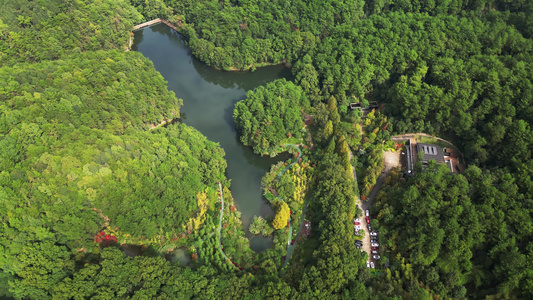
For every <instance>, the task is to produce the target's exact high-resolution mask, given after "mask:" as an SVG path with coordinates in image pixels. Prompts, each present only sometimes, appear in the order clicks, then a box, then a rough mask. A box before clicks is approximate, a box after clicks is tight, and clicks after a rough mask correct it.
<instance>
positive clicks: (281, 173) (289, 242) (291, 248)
mask: <svg viewBox="0 0 533 300" xmlns="http://www.w3.org/2000/svg"><path fill="white" fill-rule="evenodd" d="M283 146H284V147H293V148H294V149H296V150H297V151H298V157H296V159H295V160H294V161H293V162H292V163H291V164H289V165H288V166H287V167H285V169H283V170H282V171H281V172H279V174H278V179H279V178H280V177H281V175H283V173H285V171H287V170H288V169H290V168H291V167H292V166H293V165H294V164H296V163H298V161H299V160H300V158H301V157H302V151H301V150H300V148H299V147H298V146H296V145H293V144H285V145H283ZM276 198H278V199H279V201H283V199H281V197H279V196H278V197H276ZM308 204H309V199H307V201H306V202H305V203H304V207H303V209H302V215H301V217H300V227H299V230H298V234H300V231H301V228H302V224H303V219H304V216H305V210H306V208H307V205H308ZM298 234H297V235H296V238H295V240H296V239H297V238H298ZM291 241H292V221H291V218H290V217H289V234H288V236H287V255H286V256H285V261H284V262H283V266H282V267H281V269H283V268H284V267H285V266H286V265H287V262H288V261H289V259H290V258H291V255H292V252H293V251H294V247H295V246H296V241H295V242H294V244H293V245H291Z"/></svg>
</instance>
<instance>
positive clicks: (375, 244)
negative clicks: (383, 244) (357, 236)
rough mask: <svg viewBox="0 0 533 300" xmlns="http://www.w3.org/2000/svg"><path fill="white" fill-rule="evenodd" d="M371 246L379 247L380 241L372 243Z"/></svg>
mask: <svg viewBox="0 0 533 300" xmlns="http://www.w3.org/2000/svg"><path fill="white" fill-rule="evenodd" d="M370 246H372V247H379V244H378V243H371V244H370Z"/></svg>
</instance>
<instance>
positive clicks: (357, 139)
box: [0, 0, 533, 299]
mask: <svg viewBox="0 0 533 300" xmlns="http://www.w3.org/2000/svg"><path fill="white" fill-rule="evenodd" d="M0 8H1V9H2V10H1V12H0V78H1V80H0V82H1V83H2V84H0V148H1V149H2V151H1V152H0V219H1V220H2V230H1V231H0V269H1V270H2V272H1V273H0V297H2V296H5V297H13V298H16V299H49V298H64V299H69V298H90V297H94V298H100V299H109V298H171V299H172V298H183V299H188V298H200V299H231V298H250V299H260V298H273V299H289V298H290V299H449V298H459V299H461V298H469V299H480V298H486V299H502V298H503V299H505V298H506V299H529V298H532V297H533V286H532V284H531V282H533V273H532V270H533V265H532V264H531V261H533V243H531V241H532V240H533V227H532V224H533V220H532V218H533V202H532V199H533V181H532V178H533V158H532V156H531V155H532V153H531V152H532V149H533V134H532V132H531V129H532V124H533V108H532V107H533V105H532V104H533V18H531V16H532V15H533V2H532V1H527V0H517V1H512V0H482V1H474V0H472V1H470V0H451V1H419V0H395V1H389V0H367V1H363V0H346V1H330V0H312V1H301V0H298V1H281V0H274V1H236V0H235V1H234V0H228V1H205V0H200V1H198V0H194V1H193V0H179V1H178V0H149V1H139V0H130V1H125V0H121V1H111V0H82V1H67V0H47V1H41V0H34V1H14V0H5V1H2V2H0ZM156 17H164V18H167V19H168V20H169V21H170V22H172V23H174V24H176V25H177V26H178V28H179V31H180V33H182V34H184V35H185V36H186V37H187V38H188V43H189V47H190V49H191V51H192V53H193V54H194V55H195V56H196V57H197V58H199V59H200V60H201V61H203V62H205V63H207V64H208V65H211V66H213V67H216V68H220V69H226V70H245V69H250V68H251V69H254V68H256V67H260V66H263V65H267V64H279V63H284V64H287V65H290V66H292V71H293V74H294V82H290V81H284V80H280V81H276V82H273V83H270V84H267V85H266V86H265V87H259V88H257V89H256V90H255V91H250V92H249V93H248V94H247V99H245V100H244V101H242V102H240V103H239V104H238V105H237V107H236V110H235V112H234V118H235V122H236V124H237V128H238V130H239V132H240V134H242V135H241V137H240V138H241V141H242V142H243V143H244V144H245V145H250V146H252V147H254V150H255V152H257V153H266V152H269V151H272V150H275V149H276V147H279V146H281V145H280V144H281V143H283V142H284V140H286V139H291V138H294V139H300V140H301V139H305V138H307V132H306V130H305V129H303V128H304V127H303V120H304V117H305V116H306V115H307V116H311V119H312V121H310V122H308V125H310V126H309V130H310V132H311V133H312V135H313V138H314V140H315V143H316V144H315V146H316V149H315V150H314V151H309V152H307V153H306V157H305V161H304V164H302V166H313V169H312V176H311V175H310V174H307V173H306V172H311V171H305V170H304V168H296V169H294V170H291V171H290V172H287V173H286V174H284V175H283V176H282V177H281V178H279V180H274V177H275V176H274V175H275V173H276V170H277V169H276V167H274V169H273V171H272V172H271V173H270V174H267V176H266V177H265V180H264V182H263V183H264V187H265V192H266V193H267V194H268V192H271V193H272V192H275V193H279V194H280V195H282V196H284V197H285V198H288V199H289V200H288V202H289V205H291V208H298V207H299V205H300V204H301V202H302V200H303V199H301V198H299V197H301V195H302V194H304V193H305V194H306V195H307V196H308V197H310V206H309V209H308V216H307V217H308V218H309V219H310V220H311V221H312V222H313V227H312V232H311V233H312V234H311V236H312V237H311V238H310V239H307V240H305V241H304V242H303V243H302V245H301V246H299V247H297V248H296V250H295V253H294V254H293V259H292V260H291V263H290V264H289V265H288V266H287V268H285V269H284V270H283V272H280V273H279V272H278V266H279V264H280V261H281V258H280V257H279V253H280V252H282V251H283V250H279V249H269V250H267V251H266V252H265V253H264V254H263V255H262V256H260V257H259V258H258V260H257V261H255V262H253V263H252V262H251V261H249V259H250V257H251V258H252V259H254V258H255V257H254V254H253V253H251V252H250V250H249V248H247V245H246V243H242V242H239V241H242V239H241V237H242V236H243V235H244V233H243V228H242V223H241V222H240V220H239V213H238V211H234V207H233V208H231V207H232V206H233V205H232V204H230V206H229V207H228V208H226V209H227V210H229V212H228V215H229V216H230V219H229V220H230V221H227V223H225V224H226V226H228V227H231V228H229V230H228V231H225V232H227V233H225V234H226V236H224V237H225V238H227V240H228V241H227V246H226V247H227V248H228V252H229V253H230V255H234V257H235V258H236V259H238V260H239V261H238V262H239V263H240V264H242V265H243V266H244V267H245V268H246V269H245V271H244V272H237V271H235V270H234V269H233V268H232V266H231V265H228V264H224V262H223V260H222V259H221V257H220V252H219V251H218V248H217V247H218V245H216V243H215V238H214V236H210V235H209V234H210V233H211V232H212V231H213V229H214V228H215V226H214V224H215V219H216V218H217V215H218V212H219V208H218V206H217V205H218V204H217V203H218V202H217V195H216V194H217V188H218V187H217V182H222V183H223V184H224V189H225V190H224V194H225V195H226V196H227V197H228V198H230V195H229V190H228V186H229V183H228V181H227V180H226V179H225V169H226V162H225V160H224V158H223V156H224V151H223V149H221V148H220V147H219V146H218V145H217V144H215V143H213V142H210V141H208V140H207V139H206V138H205V137H204V136H202V135H201V134H200V133H199V132H198V131H196V130H195V129H193V128H191V127H188V126H186V125H183V124H180V120H179V118H180V106H181V100H179V99H177V98H176V96H175V95H174V94H173V93H171V92H169V91H168V90H167V87H166V82H165V81H164V79H163V78H162V77H161V76H160V75H159V74H158V73H157V71H156V70H155V69H154V67H153V64H152V63H151V62H150V61H149V60H147V59H146V58H143V57H142V55H140V54H139V53H133V52H125V51H124V50H125V48H126V47H127V45H128V43H129V39H130V37H131V33H130V30H131V28H132V26H133V25H134V24H136V23H139V22H141V21H142V20H149V19H153V18H156ZM178 96H179V95H178ZM369 101H378V102H379V103H380V109H379V110H377V111H374V112H372V114H373V115H371V117H370V118H368V115H367V118H366V119H361V117H362V116H361V114H360V113H358V112H352V111H349V109H348V104H349V103H351V102H361V103H368V102H369ZM171 120H174V121H173V122H170V121H171ZM165 123H172V124H166V125H164V126H161V127H158V128H155V127H156V126H157V125H159V124H165ZM361 126H362V127H361ZM409 132H427V133H431V134H437V135H440V136H443V137H445V138H447V139H449V140H453V141H454V143H455V144H456V145H457V146H458V147H459V149H460V150H461V151H462V152H463V153H464V156H465V160H466V162H467V164H468V165H469V167H468V168H467V169H466V171H465V172H464V173H463V174H458V175H453V176H452V175H450V174H448V173H447V171H446V170H445V168H443V167H441V166H437V165H430V166H429V167H428V168H426V169H425V170H423V169H422V168H421V167H420V166H418V167H417V169H416V172H415V174H416V175H415V176H414V177H409V178H404V177H403V176H401V173H399V172H395V171H393V172H392V173H391V174H389V176H388V177H387V179H386V181H385V185H384V187H383V188H382V190H381V192H380V194H379V195H378V197H377V200H376V203H375V205H374V206H373V207H372V213H373V214H374V215H375V216H376V217H377V218H376V219H374V220H373V221H372V222H373V225H374V226H375V228H378V229H379V230H380V236H379V239H380V244H381V245H383V247H382V248H383V249H382V251H383V253H382V256H383V257H382V260H381V262H385V261H386V258H389V259H390V265H389V266H388V268H386V267H384V266H380V267H379V268H380V269H381V270H380V271H382V272H381V273H377V272H374V273H371V272H370V271H369V269H368V268H366V267H365V266H364V263H365V261H366V259H367V257H366V254H365V253H364V252H360V251H359V250H357V249H356V248H355V245H354V241H355V236H354V234H353V229H352V219H353V218H354V217H356V216H357V215H358V213H359V212H358V211H357V210H356V205H355V201H356V199H357V194H358V189H357V187H356V185H355V182H354V180H353V177H352V174H351V165H353V166H355V168H356V170H357V171H358V176H359V181H360V185H359V188H360V189H361V194H362V195H364V194H365V193H367V192H368V191H369V190H370V189H371V188H372V186H373V184H374V183H375V180H376V178H377V176H378V174H379V172H380V171H381V166H382V156H381V155H382V154H381V153H382V152H381V151H382V150H383V149H384V147H386V146H387V145H386V143H385V144H384V143H383V141H384V140H387V139H388V138H389V137H390V135H391V134H395V133H409ZM349 151H351V152H352V153H353V154H354V157H353V158H352V161H351V162H350V160H349V155H348V153H349ZM279 167H280V166H277V168H279ZM302 174H304V175H305V176H306V178H303V177H302ZM304 179H305V180H304ZM304 191H305V192H304ZM291 196H292V197H291ZM229 201H230V202H229V203H231V200H229ZM99 232H103V234H104V236H105V237H104V239H105V241H106V242H105V243H104V242H102V241H101V240H100V236H98V234H99ZM230 234H231V235H232V236H235V237H236V238H235V239H234V240H232V239H231V238H230V237H228V236H229V235H230ZM114 238H118V243H119V244H122V243H128V244H134V245H144V248H143V249H144V250H143V255H139V256H136V257H135V258H131V257H128V256H126V255H125V253H124V252H123V251H119V249H120V247H119V245H117V244H114V243H113V241H114ZM179 246H188V247H190V249H192V248H196V247H197V248H198V251H197V254H199V255H200V257H199V258H198V262H195V263H194V264H193V266H192V268H189V267H185V268H182V267H179V266H178V265H177V264H175V263H171V262H168V261H166V260H164V259H163V258H162V257H161V254H162V253H164V250H166V249H171V248H175V247H179ZM194 255H196V252H195V253H194ZM202 255H203V256H204V257H203V260H202ZM244 260H247V261H244ZM202 262H203V264H202Z"/></svg>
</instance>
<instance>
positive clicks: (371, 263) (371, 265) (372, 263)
mask: <svg viewBox="0 0 533 300" xmlns="http://www.w3.org/2000/svg"><path fill="white" fill-rule="evenodd" d="M370 267H371V268H372V269H374V262H373V261H371V262H370Z"/></svg>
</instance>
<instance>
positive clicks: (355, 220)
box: [353, 219, 361, 222]
mask: <svg viewBox="0 0 533 300" xmlns="http://www.w3.org/2000/svg"><path fill="white" fill-rule="evenodd" d="M353 221H354V222H361V219H354V220H353Z"/></svg>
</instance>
